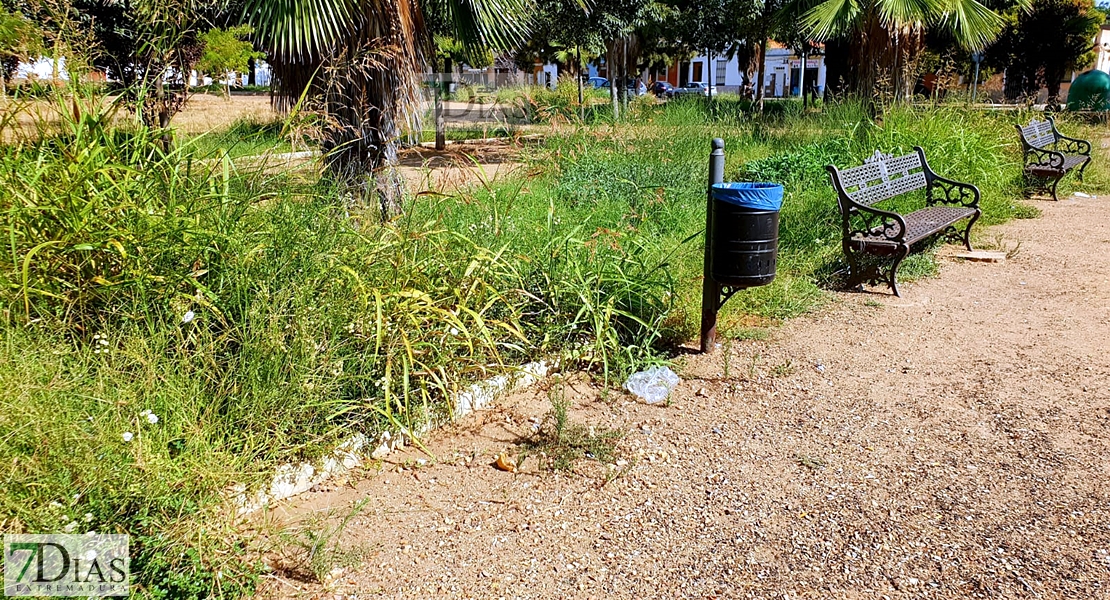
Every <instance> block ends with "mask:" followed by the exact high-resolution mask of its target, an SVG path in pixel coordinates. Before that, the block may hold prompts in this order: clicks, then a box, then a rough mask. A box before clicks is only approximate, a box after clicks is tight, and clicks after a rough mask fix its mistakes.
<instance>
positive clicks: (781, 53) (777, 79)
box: [589, 42, 827, 98]
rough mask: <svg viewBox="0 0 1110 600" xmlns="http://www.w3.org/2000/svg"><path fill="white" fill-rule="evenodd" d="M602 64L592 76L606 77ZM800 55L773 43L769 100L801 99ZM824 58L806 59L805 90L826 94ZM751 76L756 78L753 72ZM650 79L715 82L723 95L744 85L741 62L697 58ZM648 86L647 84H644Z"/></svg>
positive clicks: (766, 76) (766, 85)
mask: <svg viewBox="0 0 1110 600" xmlns="http://www.w3.org/2000/svg"><path fill="white" fill-rule="evenodd" d="M599 63H600V64H599V65H590V67H589V73H590V76H591V77H607V76H608V75H607V73H606V68H605V64H604V60H601V61H599ZM801 63H802V60H801V56H798V55H796V54H795V53H794V52H793V51H792V50H790V49H788V48H783V47H780V46H778V45H777V44H774V43H773V42H772V43H770V44H769V45H768V48H767V55H766V56H765V57H764V68H763V94H764V96H765V97H769V98H783V97H787V96H799V95H801V90H800V89H799V85H800V82H799V79H800V76H801ZM826 73H827V70H826V68H825V57H824V56H822V55H817V56H809V57H807V59H806V71H805V81H806V87H807V88H808V87H810V85H812V84H813V82H816V89H817V93H818V94H820V93H822V92H824V91H825V76H826ZM750 75H751V77H753V78H754V77H755V76H756V74H755V73H754V72H753V73H751V74H750ZM648 76H649V77H648V78H649V80H652V81H667V82H669V83H670V84H671V85H674V86H680V85H683V84H685V83H688V82H692V81H693V82H701V83H706V84H709V83H712V84H713V85H716V86H717V91H718V92H720V93H739V92H740V90H741V87H743V85H744V75H743V73H742V72H741V70H740V61H739V60H737V59H735V58H733V59H728V58H725V57H708V56H704V55H701V56H695V57H694V58H692V59H690V60H689V61H682V62H680V63H678V64H677V65H670V66H668V67H667V68H665V69H656V70H653V71H651V72H649V73H648ZM645 83H648V82H645Z"/></svg>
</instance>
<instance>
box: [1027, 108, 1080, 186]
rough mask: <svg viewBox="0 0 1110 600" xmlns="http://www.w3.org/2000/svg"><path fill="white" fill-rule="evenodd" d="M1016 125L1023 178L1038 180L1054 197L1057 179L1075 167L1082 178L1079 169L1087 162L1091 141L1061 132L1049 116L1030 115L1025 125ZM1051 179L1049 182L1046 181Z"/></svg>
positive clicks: (1058, 180)
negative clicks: (1021, 152)
mask: <svg viewBox="0 0 1110 600" xmlns="http://www.w3.org/2000/svg"><path fill="white" fill-rule="evenodd" d="M1014 127H1017V130H1018V135H1020V136H1021V146H1022V149H1023V150H1024V151H1025V159H1024V160H1025V177H1026V180H1027V181H1028V180H1033V181H1036V182H1038V183H1039V184H1040V185H1039V187H1040V188H1041V189H1044V190H1046V191H1051V192H1052V199H1053V200H1059V198H1057V197H1056V186H1057V184H1059V183H1060V180H1061V179H1063V178H1064V175H1067V174H1068V172H1070V171H1072V170H1073V169H1075V168H1076V167H1079V172H1078V174H1077V175H1076V176H1077V177H1078V178H1079V181H1083V169H1086V168H1087V163H1089V162H1091V143H1090V142H1088V141H1086V140H1077V139H1075V138H1070V137H1068V136H1066V135H1063V134H1061V133H1060V132H1059V131H1058V130H1057V129H1056V123H1055V121H1053V120H1052V117H1048V120H1047V121H1038V120H1036V119H1033V120H1032V121H1030V122H1029V124H1028V125H1026V126H1025V127H1022V126H1020V125H1015V126H1014ZM1046 182H1051V185H1048V184H1046Z"/></svg>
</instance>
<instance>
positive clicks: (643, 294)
mask: <svg viewBox="0 0 1110 600" xmlns="http://www.w3.org/2000/svg"><path fill="white" fill-rule="evenodd" d="M557 93H564V90H562V88H561V89H560V90H557ZM776 106H777V108H774V109H771V110H769V111H768V114H766V115H764V116H762V117H754V116H752V115H751V113H750V111H749V110H748V108H747V107H746V105H744V104H743V103H741V102H739V101H736V100H728V99H721V100H720V101H718V102H717V103H715V104H713V105H707V104H706V103H704V102H701V101H699V100H696V99H694V100H690V101H686V102H675V103H668V104H667V105H663V106H656V105H654V104H650V103H647V102H642V103H637V104H636V106H635V113H634V115H633V117H632V118H631V119H629V121H627V122H622V123H620V124H612V123H605V122H603V120H601V119H596V122H594V124H593V125H590V126H573V125H572V126H571V127H567V128H563V129H560V130H559V131H560V132H559V133H554V134H551V135H550V136H549V137H548V138H547V141H546V142H545V143H544V144H543V145H542V146H541V147H540V148H538V149H536V150H534V152H535V154H534V155H532V156H529V157H528V159H529V160H530V161H531V163H532V165H533V167H534V168H532V169H530V170H529V175H526V176H520V177H518V178H516V179H511V180H506V181H500V182H496V183H489V184H485V185H481V186H478V187H476V188H475V189H472V190H470V191H467V192H465V193H460V194H458V195H456V196H435V195H422V196H419V197H415V198H413V199H411V201H410V203H409V205H408V206H407V207H406V210H405V213H404V216H402V217H400V218H398V219H397V220H395V221H393V222H391V223H386V224H382V225H378V224H377V222H376V220H375V217H374V215H373V211H370V212H369V213H367V214H364V213H363V212H362V211H361V210H360V209H359V207H348V206H345V205H344V204H343V203H342V202H341V201H339V200H338V198H339V197H340V194H339V193H338V191H337V190H336V189H334V188H333V187H331V186H330V185H329V184H328V183H327V182H321V181H316V180H315V179H313V178H311V177H310V176H309V175H307V174H306V175H298V174H297V173H296V172H293V173H289V172H281V173H276V174H275V173H271V172H268V171H267V170H265V169H263V168H257V167H252V166H251V165H249V164H246V163H243V162H240V163H237V162H235V161H233V160H232V157H233V156H236V155H239V154H236V153H234V152H232V151H231V150H230V149H231V148H234V147H236V145H237V142H238V141H239V140H240V139H242V138H244V137H246V138H248V139H249V138H250V136H252V135H258V136H259V139H260V140H261V141H259V142H258V144H257V146H255V145H252V144H253V142H249V141H248V142H246V143H244V146H243V147H244V148H247V147H249V149H247V150H245V151H244V152H243V154H248V153H250V154H253V153H256V151H257V149H258V148H262V147H274V146H277V145H280V144H282V143H284V140H283V139H281V138H280V136H278V135H277V134H276V133H275V129H274V128H273V126H270V125H267V124H249V123H248V124H243V125H240V126H237V128H236V130H234V131H232V132H226V133H223V134H214V135H209V136H204V137H201V138H197V139H194V140H179V145H178V146H177V147H176V148H175V149H174V150H173V151H170V152H165V151H163V150H162V149H161V146H160V140H161V136H160V133H159V132H154V131H150V130H145V129H143V128H141V127H139V126H137V125H131V126H127V127H116V126H112V125H110V123H111V122H112V121H111V117H110V116H103V115H98V114H95V113H91V112H82V111H80V110H78V111H76V112H75V111H73V110H70V109H69V105H68V104H67V105H66V109H67V110H63V111H60V112H61V113H62V114H63V115H70V116H68V117H66V118H65V119H66V120H65V122H64V123H63V124H62V133H61V134H59V135H52V136H49V137H46V138H44V139H41V140H32V141H26V142H21V143H20V144H15V145H9V146H4V147H0V185H2V188H0V189H2V190H3V192H2V196H0V211H2V212H3V214H4V216H5V220H4V231H3V234H4V239H5V244H4V247H5V252H4V254H3V259H2V260H0V311H2V312H0V315H2V318H0V330H2V331H3V340H2V343H0V403H2V404H0V434H2V435H0V461H2V464H3V465H4V466H3V467H2V468H0V473H2V474H3V477H4V480H5V482H6V486H5V492H4V494H3V495H0V520H2V522H3V524H4V530H5V531H10V532H25V531H26V532H44V533H45V532H58V531H65V530H67V529H68V530H70V531H77V530H80V531H85V530H96V531H101V532H121V533H122V532H126V533H129V534H131V535H132V536H133V537H132V543H133V548H134V552H135V554H134V557H135V560H134V562H133V567H134V570H135V573H136V574H137V577H138V582H139V587H138V588H137V590H138V592H139V593H140V594H142V595H145V596H150V597H206V596H211V595H237V594H240V593H247V592H249V591H250V589H251V588H252V586H253V585H254V582H255V578H256V577H257V574H258V573H259V568H260V567H259V559H258V551H257V548H253V547H251V546H250V545H247V544H244V543H243V541H242V539H241V538H240V537H239V536H237V534H236V529H235V526H234V523H233V521H232V520H231V519H230V518H229V517H227V516H226V515H227V512H228V511H227V506H226V503H224V499H225V498H226V496H227V491H226V490H227V489H228V488H229V486H231V485H233V484H236V483H245V484H247V485H249V486H253V485H257V484H259V483H260V482H261V481H263V480H265V478H266V477H267V476H268V475H270V474H271V473H272V470H273V468H274V466H275V465H277V464H279V463H282V462H285V461H291V460H300V459H305V458H312V457H314V456H318V455H319V454H320V453H322V452H324V451H326V450H327V449H329V448H331V447H333V446H334V444H335V443H337V442H338V441H339V440H341V439H343V438H344V437H345V436H348V435H350V434H352V433H355V432H365V433H376V432H378V431H380V430H381V429H383V428H386V429H394V430H396V429H400V428H412V427H414V426H415V425H417V424H420V423H423V422H427V421H430V420H433V421H434V420H437V419H444V418H447V417H448V415H449V414H451V408H452V407H450V406H448V405H447V400H446V399H447V398H449V397H450V396H451V393H452V392H453V391H454V390H456V389H458V388H459V387H460V386H464V385H466V384H468V383H469V382H471V381H474V380H478V379H481V378H484V377H486V376H487V375H488V374H490V373H493V372H498V371H503V370H505V369H506V368H507V367H508V365H513V364H518V363H520V362H522V361H526V360H530V359H534V358H540V357H549V356H552V355H556V356H559V357H560V358H561V359H562V360H563V361H564V364H567V365H575V366H579V367H581V368H583V369H586V370H590V371H593V372H595V373H596V374H598V376H599V377H600V378H602V379H604V380H605V381H607V382H609V383H616V382H619V381H621V380H622V379H623V377H624V375H626V374H627V373H628V372H630V371H631V370H633V369H636V368H638V367H640V366H641V365H643V364H646V363H651V362H658V361H660V360H662V359H663V358H665V356H666V352H667V349H668V344H669V343H674V342H677V341H684V340H687V339H690V338H692V337H693V335H694V334H695V332H696V327H697V319H698V314H699V306H698V303H699V301H700V299H699V290H700V287H701V286H700V277H701V261H702V258H701V257H702V254H701V253H702V245H701V238H700V236H699V233H700V231H701V229H702V228H703V226H704V218H705V216H704V206H705V182H706V179H707V155H708V151H709V140H710V138H712V137H718V136H719V137H723V138H724V139H725V140H726V144H727V149H728V163H727V178H729V179H740V178H751V179H763V180H772V181H781V182H782V183H784V184H785V185H786V188H787V195H786V203H785V206H784V209H783V214H782V228H781V256H780V263H779V264H780V268H779V276H778V277H777V279H776V281H775V283H774V284H772V285H770V286H767V287H765V288H758V289H753V290H749V291H746V292H743V293H741V294H738V295H737V296H735V297H734V299H733V300H731V301H730V302H729V305H728V307H727V309H726V313H725V314H724V316H723V319H722V325H721V327H722V331H725V332H727V331H733V332H735V335H737V336H745V335H749V336H750V335H751V334H750V333H745V332H751V331H761V330H759V329H756V330H753V329H751V328H752V327H762V326H765V325H766V324H767V323H768V322H773V321H775V320H778V319H783V318H788V317H790V316H793V315H797V314H800V313H802V312H804V311H807V310H811V309H812V308H813V307H815V306H818V305H819V304H820V303H821V302H822V301H823V299H824V298H825V297H826V293H825V292H824V289H823V286H825V284H826V283H827V282H828V281H829V280H830V279H831V278H832V273H833V272H835V271H836V270H837V269H839V268H841V267H842V264H841V260H842V259H841V257H840V250H839V242H838V220H837V214H836V210H835V200H834V197H833V194H832V190H831V188H830V187H829V185H828V184H827V179H826V176H825V174H824V171H823V170H822V166H823V165H824V164H825V163H827V162H832V163H835V164H839V165H845V166H846V165H853V164H857V163H859V162H860V161H862V160H863V158H865V157H866V156H868V155H870V154H871V153H872V152H873V151H874V150H875V149H877V148H878V149H881V150H883V151H885V152H895V153H901V152H907V151H909V149H910V148H912V146H914V145H921V146H922V147H924V148H925V150H926V153H927V155H928V156H929V158H930V162H931V163H932V165H933V167H934V168H935V169H936V170H937V171H939V172H940V173H942V174H945V175H948V176H951V177H954V178H958V179H964V180H967V181H970V182H972V183H975V184H977V185H979V187H980V189H981V190H982V191H983V206H984V211H985V221H986V222H987V223H996V222H1001V221H1003V220H1005V219H1008V218H1012V217H1017V216H1028V215H1029V213H1030V210H1029V209H1028V208H1026V206H1027V205H1025V204H1023V203H1022V202H1020V201H1019V200H1017V197H1018V194H1019V190H1018V185H1019V181H1020V176H1019V172H1020V169H1019V168H1018V160H1019V158H1020V157H1019V156H1018V153H1017V149H1016V143H1015V141H1014V139H1013V137H1014V135H1015V134H1014V130H1013V127H1012V124H1013V123H1015V122H1018V121H1020V120H1027V118H1028V115H1025V114H1021V113H997V114H994V113H978V112H969V111H966V110H964V109H961V108H958V107H942V108H940V109H936V110H927V111H918V110H913V109H908V108H905V109H897V110H893V111H891V112H889V113H888V114H886V115H885V116H884V118H883V119H882V121H881V122H873V121H872V120H870V119H869V118H867V117H866V115H864V114H863V113H862V112H861V111H859V110H858V109H856V108H855V107H853V106H850V105H830V106H825V107H824V108H823V109H822V111H821V112H808V113H807V112H803V111H801V109H800V107H798V106H794V105H792V104H790V103H788V102H784V103H779V104H776ZM560 110H561V109H560ZM574 111H575V112H576V109H574ZM559 114H563V113H559ZM567 118H568V122H570V123H573V120H574V119H575V118H576V117H574V116H573V113H571V115H570V117H567ZM1061 126H1062V127H1071V128H1073V129H1071V131H1074V132H1075V133H1077V134H1080V135H1082V134H1084V133H1088V134H1089V130H1087V129H1084V128H1083V127H1082V126H1080V125H1078V124H1073V123H1064V124H1062V125H1061ZM1088 175H1089V181H1090V183H1089V184H1087V188H1086V189H1091V190H1093V191H1101V190H1103V189H1105V188H1106V187H1107V185H1108V182H1110V177H1108V176H1107V173H1106V170H1105V169H1104V168H1103V167H1102V166H1101V165H1100V164H1099V163H1098V162H1097V161H1096V163H1095V165H1093V166H1092V168H1091V169H1089V170H1088ZM915 261H916V262H915V263H914V265H915V266H914V272H916V273H918V274H919V275H920V274H925V273H928V272H929V271H930V270H931V269H932V268H933V267H934V263H933V262H932V261H931V258H930V256H929V254H928V253H925V254H922V255H919V257H918V258H916V259H915ZM911 266H913V265H911ZM556 408H558V407H556ZM151 413H153V414H154V415H156V416H157V422H152V421H153V419H151V418H150V416H149V415H150V414H151ZM554 418H555V421H553V422H552V423H553V426H554V427H555V428H556V432H557V431H558V427H559V421H558V414H557V413H554ZM565 427H566V423H565V422H564V423H563V431H564V433H565V432H566V431H567V430H566V429H565ZM125 434H130V435H129V436H127V435H125ZM564 437H565V436H564ZM575 447H577V446H575ZM86 515H88V517H86ZM63 517H64V518H63Z"/></svg>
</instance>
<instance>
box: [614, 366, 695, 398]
mask: <svg viewBox="0 0 1110 600" xmlns="http://www.w3.org/2000/svg"><path fill="white" fill-rule="evenodd" d="M679 381H682V380H681V379H679V378H678V375H675V373H674V371H672V370H670V369H669V368H667V367H651V368H650V369H647V370H645V371H640V372H639V373H633V374H632V375H631V376H629V377H628V381H626V382H624V389H626V390H628V391H629V392H630V393H631V394H633V395H634V396H639V397H640V398H643V399H644V402H647V403H648V404H656V403H659V402H662V401H664V400H666V399H667V397H668V396H670V395H671V390H673V389H674V387H675V386H676V385H678V382H679Z"/></svg>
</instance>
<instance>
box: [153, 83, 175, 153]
mask: <svg viewBox="0 0 1110 600" xmlns="http://www.w3.org/2000/svg"><path fill="white" fill-rule="evenodd" d="M154 98H155V100H156V102H155V106H156V107H157V110H158V128H159V129H160V130H162V150H163V151H165V152H166V153H167V154H169V153H170V151H171V150H173V134H172V133H170V118H171V117H172V115H171V114H170V106H169V100H168V99H167V98H166V84H165V82H164V81H163V80H162V74H161V73H158V74H156V75H155V78H154Z"/></svg>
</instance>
